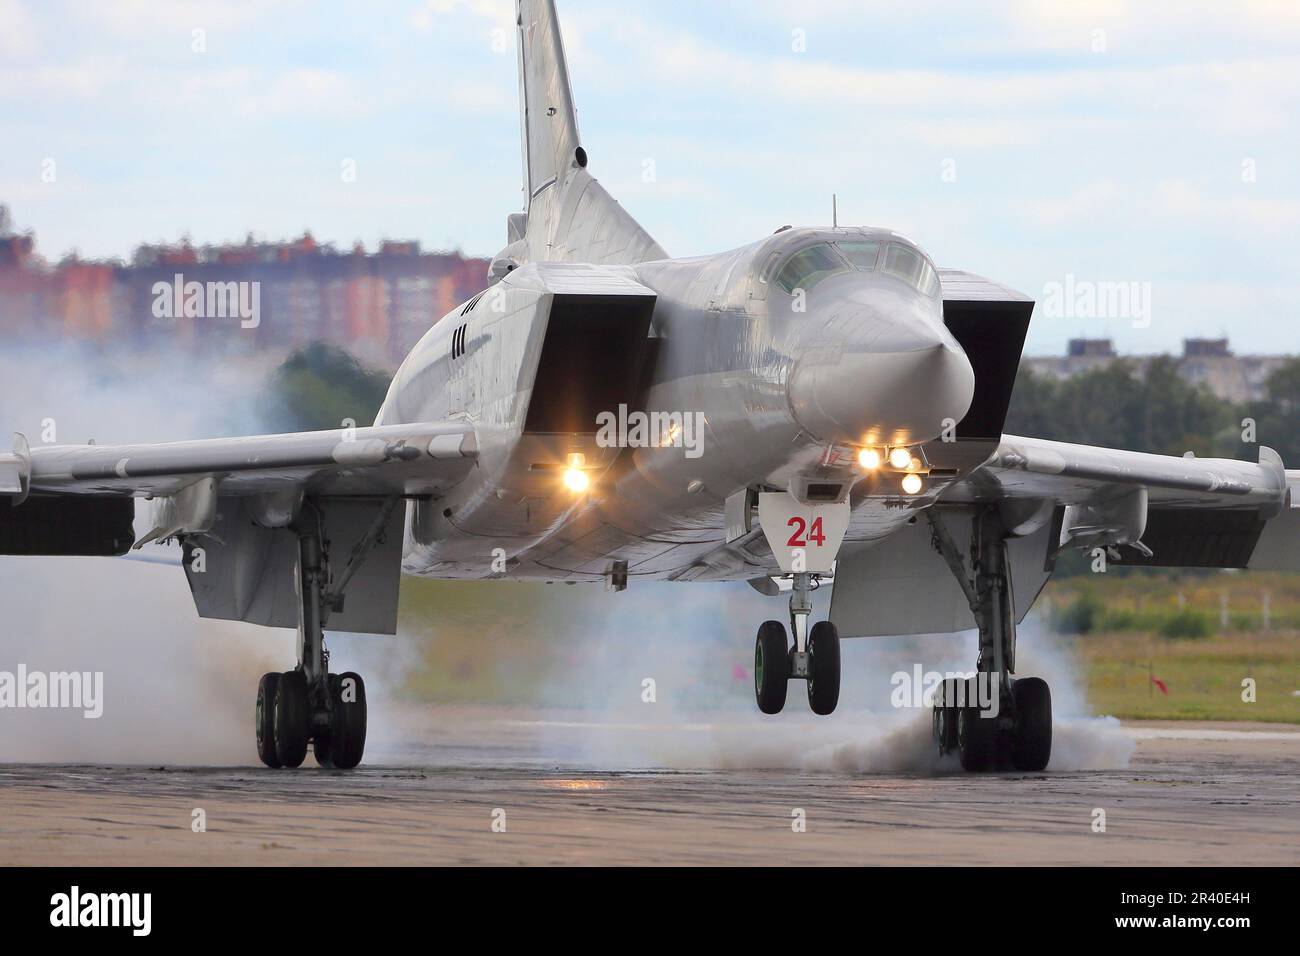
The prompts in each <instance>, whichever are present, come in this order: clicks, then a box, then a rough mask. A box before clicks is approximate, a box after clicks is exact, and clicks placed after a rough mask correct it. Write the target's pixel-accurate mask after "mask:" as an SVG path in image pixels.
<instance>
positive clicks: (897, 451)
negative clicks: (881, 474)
mask: <svg viewBox="0 0 1300 956" xmlns="http://www.w3.org/2000/svg"><path fill="white" fill-rule="evenodd" d="M889 463H890V464H891V465H893V466H894V467H895V468H899V469H902V468H906V467H907V466H908V465H910V464H911V463H912V453H911V452H910V451H908V450H907V449H906V448H904V447H902V446H901V445H900V446H899V447H897V448H893V449H890V452H889Z"/></svg>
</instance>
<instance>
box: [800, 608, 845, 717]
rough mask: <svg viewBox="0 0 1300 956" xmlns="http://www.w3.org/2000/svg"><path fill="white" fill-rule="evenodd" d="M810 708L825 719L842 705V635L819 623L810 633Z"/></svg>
mask: <svg viewBox="0 0 1300 956" xmlns="http://www.w3.org/2000/svg"><path fill="white" fill-rule="evenodd" d="M808 675H809V676H808V706H809V707H811V708H812V712H813V713H814V714H820V715H821V716H823V717H825V716H827V715H828V714H832V713H834V712H835V705H836V704H838V703H839V702H840V632H839V629H838V628H837V627H836V626H835V625H834V624H832V623H831V622H830V621H818V622H817V623H816V624H814V625H813V626H812V630H811V631H809V632H808Z"/></svg>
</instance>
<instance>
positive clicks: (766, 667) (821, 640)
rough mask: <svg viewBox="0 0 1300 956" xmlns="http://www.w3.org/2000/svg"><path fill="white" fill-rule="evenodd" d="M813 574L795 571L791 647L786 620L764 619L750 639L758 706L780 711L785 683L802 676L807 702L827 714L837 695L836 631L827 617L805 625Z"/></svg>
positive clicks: (775, 711)
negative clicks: (782, 621)
mask: <svg viewBox="0 0 1300 956" xmlns="http://www.w3.org/2000/svg"><path fill="white" fill-rule="evenodd" d="M812 591H813V575H811V574H808V573H796V574H795V575H794V590H793V591H792V592H791V594H790V630H792V631H793V632H794V647H793V648H792V647H790V642H789V639H788V638H787V636H786V630H785V625H784V624H782V623H781V622H780V621H764V622H763V624H762V625H761V626H760V627H759V629H758V638H757V639H756V640H755V642H754V696H755V697H756V698H757V699H758V709H759V710H761V711H762V712H763V713H765V714H779V713H780V712H781V710H782V708H784V707H785V695H786V690H787V688H788V682H789V681H790V680H791V679H793V678H802V679H803V680H805V681H806V682H807V685H808V706H809V707H811V708H812V711H813V713H814V714H822V715H826V714H829V713H831V712H832V711H834V710H835V705H836V704H838V703H839V700H840V635H839V632H838V631H837V630H836V629H835V625H834V624H832V623H831V622H830V621H818V622H817V623H816V624H814V625H813V626H812V630H811V631H809V630H808V615H809V614H811V613H812Z"/></svg>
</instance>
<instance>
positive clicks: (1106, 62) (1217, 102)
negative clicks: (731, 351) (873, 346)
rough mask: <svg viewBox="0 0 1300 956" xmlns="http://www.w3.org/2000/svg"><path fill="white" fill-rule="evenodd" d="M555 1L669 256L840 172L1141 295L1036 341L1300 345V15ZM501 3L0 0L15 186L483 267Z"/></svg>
mask: <svg viewBox="0 0 1300 956" xmlns="http://www.w3.org/2000/svg"><path fill="white" fill-rule="evenodd" d="M559 7H560V15H561V19H562V22H563V23H564V27H565V37H566V42H567V44H568V48H569V58H570V67H571V72H572V76H573V84H574V93H575V99H576V102H577V104H578V110H579V124H580V127H581V130H582V138H583V142H584V145H585V147H586V149H587V152H588V153H589V155H590V157H591V165H590V169H591V171H592V172H593V173H595V175H596V176H597V177H598V178H600V179H601V181H602V182H603V183H604V184H605V185H606V186H607V187H608V188H609V189H610V191H611V192H613V194H614V195H615V196H616V197H618V198H619V199H620V200H621V201H622V202H623V203H624V205H625V206H626V207H627V208H628V209H629V210H630V211H631V212H632V213H633V215H635V216H636V217H637V218H638V219H640V220H641V221H642V223H643V224H644V225H645V226H646V227H647V229H648V230H649V231H650V232H651V234H653V235H654V236H655V237H656V238H658V239H659V240H660V242H661V243H662V244H663V245H664V246H665V248H667V249H668V251H669V252H670V253H672V254H674V255H695V254H700V253H706V252H711V251H719V250H723V249H727V248H731V247H734V246H737V245H740V244H742V243H745V242H748V241H750V240H753V239H756V238H758V237H760V236H763V235H766V234H768V233H770V232H771V231H772V230H773V229H775V228H776V227H778V226H780V225H782V224H785V223H794V224H805V225H812V224H822V223H827V222H828V221H829V219H830V196H831V193H832V192H835V193H838V195H839V208H840V221H841V222H842V223H863V224H871V225H883V226H889V227H892V228H895V229H898V230H899V231H900V232H903V233H905V234H907V235H908V236H909V237H910V238H912V239H914V240H916V241H917V242H919V243H920V244H921V245H922V246H923V247H924V248H926V249H927V250H928V251H929V252H930V253H931V254H932V255H933V256H934V258H935V259H936V260H937V261H938V262H939V263H940V264H941V265H944V266H954V267H958V268H964V269H968V270H970V271H974V272H979V273H982V274H984V275H987V276H990V277H992V278H996V279H999V280H1001V281H1003V282H1006V283H1008V284H1010V285H1013V286H1015V287H1017V288H1019V289H1021V290H1022V291H1024V292H1026V293H1028V294H1030V295H1032V296H1034V297H1035V298H1039V299H1041V298H1043V296H1044V290H1045V288H1046V287H1047V285H1048V284H1049V283H1062V282H1064V281H1065V279H1066V277H1067V275H1071V276H1074V278H1075V280H1076V281H1084V282H1143V283H1149V284H1150V286H1149V287H1150V290H1151V292H1150V294H1151V322H1150V324H1149V325H1148V326H1145V327H1135V323H1134V322H1133V321H1131V320H1130V319H1128V318H1112V319H1103V318H1068V319H1066V318H1054V317H1051V316H1048V315H1046V314H1041V310H1040V314H1039V315H1038V316H1037V318H1036V320H1035V322H1034V327H1033V329H1032V331H1031V339H1030V345H1029V351H1031V352H1034V353H1040V354H1041V353H1054V352H1058V351H1060V350H1061V349H1062V348H1063V346H1064V342H1065V340H1066V339H1067V338H1069V337H1072V336H1075V335H1110V336H1112V337H1113V338H1115V339H1116V341H1117V343H1118V344H1119V346H1120V347H1121V349H1123V350H1126V351H1133V352H1155V351H1164V350H1175V351H1176V350H1178V349H1179V348H1180V344H1181V339H1182V338H1183V337H1185V336H1194V335H1220V334H1227V335H1228V336H1230V337H1231V339H1232V342H1233V346H1234V348H1235V349H1236V350H1237V351H1238V352H1239V353H1251V352H1293V351H1296V342H1297V334H1296V329H1297V327H1298V325H1300V308H1297V301H1300V292H1298V291H1297V284H1296V282H1295V280H1294V278H1293V276H1294V275H1295V272H1296V264H1297V262H1298V261H1300V238H1298V237H1300V183H1298V182H1297V178H1298V174H1300V131H1298V128H1297V124H1298V122H1300V52H1298V51H1300V3H1294V2H1291V0H1276V2H1275V0H1256V2H1244V0H1243V2H1239V3H1227V2H1214V3H1198V2H1180V3H1161V2H1153V0H1145V2H1132V3H1128V2H1123V0H1104V2H1103V0H1093V2H1072V3H1052V2H1041V3H1040V2H1008V3H1002V4H998V3H981V4H969V3H958V2H956V0H953V2H944V3H939V2H929V0H910V2H893V0H881V2H872V3H867V2H865V0H788V2H775V0H749V2H738V0H737V2H731V0H720V2H709V3H701V2H694V3H676V2H674V3H669V2H662V0H657V2H654V3H644V2H643V3H639V4H624V3H621V2H618V0H560V2H559ZM511 9H512V6H511V2H510V0H505V2H501V0H412V2H393V3H385V2H372V3H361V2H355V0H353V2H335V3H305V2H303V3H297V2H291V0H285V2H280V3H274V4H270V3H266V4H263V3H241V2H225V3H200V2H192V0H172V2H168V3H150V2H143V0H115V2H113V3H89V2H86V3H66V2H59V0H55V2H45V3H36V2H23V0H0V24H3V29H0V142H3V148H0V202H5V203H7V204H8V205H9V206H10V207H11V209H12V211H13V213H14V217H15V219H16V222H17V225H18V226H19V228H21V229H33V230H35V231H36V233H37V236H38V243H39V247H38V248H39V250H40V251H41V252H42V253H43V254H44V255H46V256H47V257H48V258H51V259H57V258H59V257H60V256H61V255H63V254H64V253H65V252H67V251H68V250H70V249H74V248H75V249H77V250H79V251H80V253H81V254H82V255H85V256H96V257H97V256H123V257H124V256H126V255H128V254H129V252H130V250H131V249H132V248H133V247H134V245H136V244H137V243H138V242H140V241H158V240H169V241H174V240H175V239H177V238H178V237H179V236H181V235H182V234H189V235H190V236H191V237H192V238H193V240H194V241H195V242H213V241H222V240H240V239H242V238H243V237H244V235H245V234H246V233H248V232H249V231H252V232H253V233H254V234H255V235H257V236H259V237H262V238H268V239H279V238H287V237H290V236H294V235H298V234H300V233H301V232H302V231H303V230H304V229H308V228H309V229H311V231H312V232H313V234H314V235H316V237H317V238H318V239H321V240H324V241H333V242H336V243H339V244H340V245H344V246H347V245H350V244H351V243H352V242H353V241H354V240H357V239H360V240H363V241H364V242H366V243H367V244H368V245H371V246H373V244H374V243H375V242H376V241H377V240H378V239H379V238H381V237H393V238H417V239H419V240H421V242H422V243H424V245H425V246H426V247H428V248H452V247H460V248H462V249H464V250H465V251H466V252H470V253H476V254H484V255H490V254H492V253H494V252H496V251H497V250H498V249H499V248H500V247H501V246H502V245H503V244H504V241H505V217H506V215H507V214H508V213H509V212H512V211H514V210H516V209H519V208H521V206H522V193H521V189H520V155H519V142H518V114H517V106H516V97H517V77H516V69H515V53H514V39H513V32H512V30H511V19H512V16H511ZM195 30H202V31H204V33H203V39H204V42H205V45H206V50H205V51H204V52H195V51H194V49H193V46H194V31H195ZM800 41H802V43H800ZM800 47H802V48H800ZM50 159H52V160H53V161H54V167H53V168H54V172H55V176H54V181H53V182H47V181H44V179H43V178H42V170H43V169H48V166H43V164H44V163H45V162H46V161H47V160H50ZM349 159H350V160H354V161H355V163H356V171H357V175H356V181H355V182H344V181H343V178H342V177H341V175H340V170H341V168H342V163H343V162H344V161H345V160H349ZM650 163H652V164H653V171H654V176H653V180H652V181H646V176H645V175H644V171H645V170H646V169H647V167H648V164H650ZM945 171H946V172H947V173H948V174H949V175H947V176H945V175H944V173H945ZM954 171H955V177H954V176H953V175H952V173H953V172H954ZM1138 325H1139V326H1141V325H1142V323H1138Z"/></svg>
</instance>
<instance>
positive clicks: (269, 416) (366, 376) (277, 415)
mask: <svg viewBox="0 0 1300 956" xmlns="http://www.w3.org/2000/svg"><path fill="white" fill-rule="evenodd" d="M388 383H389V376H388V375H387V373H384V372H378V371H374V370H372V369H367V368H364V367H363V366H362V365H361V363H360V362H358V361H357V360H356V358H355V357H354V356H353V355H352V354H351V353H349V352H345V351H344V350H342V349H340V348H336V347H335V346H332V345H326V344H325V343H323V342H315V343H313V344H311V345H309V346H307V347H306V348H303V349H299V350H298V351H297V352H294V353H293V354H292V355H290V356H289V357H288V358H287V359H285V360H284V362H283V363H282V364H281V365H280V367H279V368H277V369H276V370H275V372H274V373H273V374H272V376H271V382H270V388H269V390H268V396H267V399H266V401H265V402H264V405H263V414H264V417H265V418H266V420H267V423H268V426H269V427H270V428H273V429H275V430H277V431H313V430H316V429H324V428H338V427H340V426H341V425H342V424H343V422H344V420H345V419H349V418H350V419H352V420H353V421H354V422H356V423H357V425H369V424H370V423H371V422H373V421H374V420H375V415H376V413H378V411H379V406H380V405H381V404H382V403H383V401H384V396H385V394H387V392H388Z"/></svg>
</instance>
